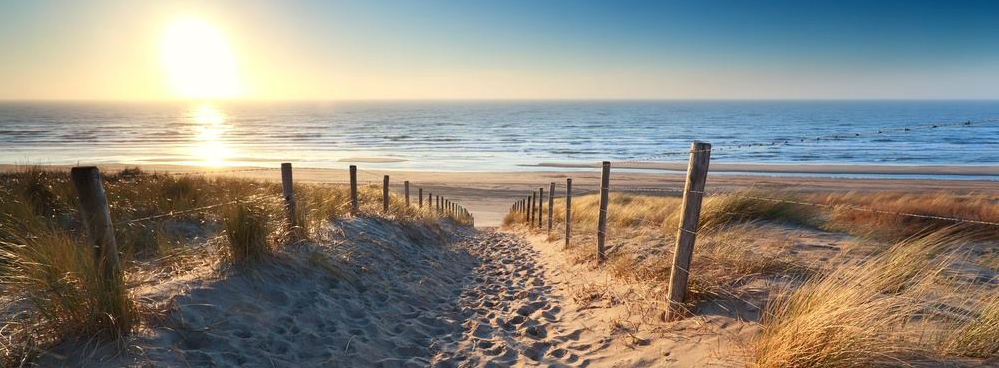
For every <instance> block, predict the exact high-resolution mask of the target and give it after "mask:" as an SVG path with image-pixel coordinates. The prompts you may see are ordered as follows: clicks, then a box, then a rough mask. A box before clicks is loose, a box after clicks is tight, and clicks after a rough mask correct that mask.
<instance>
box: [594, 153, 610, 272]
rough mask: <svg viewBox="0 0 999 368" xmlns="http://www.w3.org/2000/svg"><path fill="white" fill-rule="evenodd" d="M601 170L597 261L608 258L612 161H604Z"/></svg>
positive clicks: (600, 261) (601, 261)
mask: <svg viewBox="0 0 999 368" xmlns="http://www.w3.org/2000/svg"><path fill="white" fill-rule="evenodd" d="M601 166H602V168H601V172H600V214H599V217H598V219H597V262H598V263H603V261H605V260H607V255H606V254H604V241H605V240H606V238H607V200H608V198H607V194H608V191H609V187H610V161H604V162H603V164H602V165H601Z"/></svg>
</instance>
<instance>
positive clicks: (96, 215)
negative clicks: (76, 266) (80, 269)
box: [70, 166, 122, 287]
mask: <svg viewBox="0 0 999 368" xmlns="http://www.w3.org/2000/svg"><path fill="white" fill-rule="evenodd" d="M70 177H71V179H72V180H73V186H74V187H76V194H77V196H79V197H80V216H81V217H82V218H83V226H84V228H86V229H87V235H88V237H89V238H90V243H91V244H92V245H93V251H92V252H91V254H92V256H93V258H94V264H95V265H96V266H97V270H98V271H97V272H99V278H100V280H101V282H103V283H104V285H105V286H106V287H116V286H120V285H122V274H121V265H120V264H119V263H118V244H117V243H116V242H115V239H114V227H113V225H112V223H111V213H110V212H109V210H108V199H107V196H106V195H105V192H104V183H103V182H102V181H101V172H100V170H98V169H97V168H96V167H94V166H86V167H74V168H73V169H72V170H70Z"/></svg>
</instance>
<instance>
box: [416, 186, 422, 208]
mask: <svg viewBox="0 0 999 368" xmlns="http://www.w3.org/2000/svg"><path fill="white" fill-rule="evenodd" d="M416 191H417V193H416V197H417V199H418V201H419V202H420V208H423V188H420V189H417V190H416Z"/></svg>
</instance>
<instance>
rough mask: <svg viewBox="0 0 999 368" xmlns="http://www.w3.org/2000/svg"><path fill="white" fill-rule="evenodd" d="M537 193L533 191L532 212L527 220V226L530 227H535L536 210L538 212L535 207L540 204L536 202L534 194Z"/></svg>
mask: <svg viewBox="0 0 999 368" xmlns="http://www.w3.org/2000/svg"><path fill="white" fill-rule="evenodd" d="M535 195H536V194H534V193H531V214H530V217H528V220H527V226H528V227H534V212H536V211H535V210H534V209H535V208H537V207H538V205H537V204H535V203H534V196H535Z"/></svg>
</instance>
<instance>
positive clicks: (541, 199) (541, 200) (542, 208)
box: [538, 187, 545, 229]
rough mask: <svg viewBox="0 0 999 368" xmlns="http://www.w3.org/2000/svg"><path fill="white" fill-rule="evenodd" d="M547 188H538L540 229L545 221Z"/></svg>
mask: <svg viewBox="0 0 999 368" xmlns="http://www.w3.org/2000/svg"><path fill="white" fill-rule="evenodd" d="M544 211H545V188H544V187H541V188H538V229H540V228H541V226H542V225H543V224H544V221H545V212H544Z"/></svg>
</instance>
